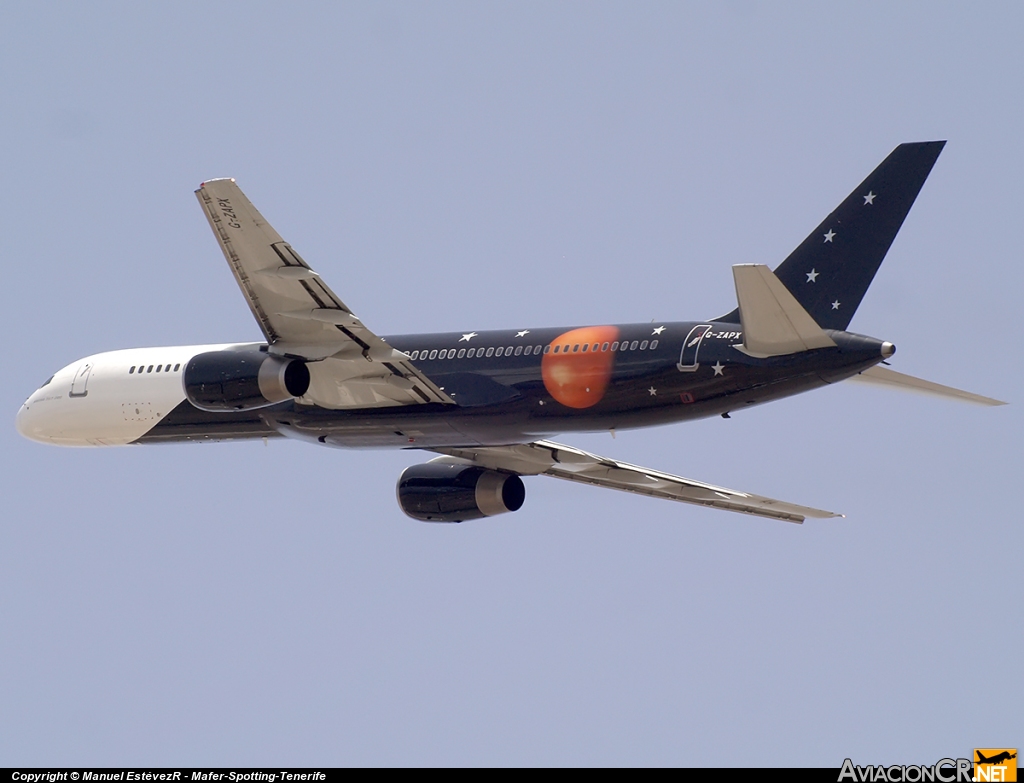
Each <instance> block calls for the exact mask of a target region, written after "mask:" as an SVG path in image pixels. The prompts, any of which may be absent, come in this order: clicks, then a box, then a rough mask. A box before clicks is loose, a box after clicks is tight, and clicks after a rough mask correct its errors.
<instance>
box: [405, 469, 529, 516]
mask: <svg viewBox="0 0 1024 783" xmlns="http://www.w3.org/2000/svg"><path fill="white" fill-rule="evenodd" d="M396 489H397V493H398V505H399V506H401V507H402V511H404V512H405V513H406V514H408V515H409V516H410V517H412V518H413V519H419V520H422V521H423V522H465V521H466V520H467V519H480V518H481V517H493V516H495V515H496V514H504V513H506V512H508V511H518V510H519V509H520V508H522V506H523V501H524V500H526V487H524V486H523V480H522V479H521V478H519V476H517V475H516V474H514V473H499V472H498V471H496V470H487V469H486V468H479V467H476V466H475V465H466V464H460V463H452V462H427V463H425V464H423V465H413V466H412V467H409V468H406V469H405V470H404V471H403V472H402V475H401V476H399V477H398V486H397V488H396Z"/></svg>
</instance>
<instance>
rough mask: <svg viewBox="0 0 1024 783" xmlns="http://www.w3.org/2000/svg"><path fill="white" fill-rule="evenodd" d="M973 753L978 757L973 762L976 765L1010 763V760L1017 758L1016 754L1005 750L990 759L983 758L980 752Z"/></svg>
mask: <svg viewBox="0 0 1024 783" xmlns="http://www.w3.org/2000/svg"><path fill="white" fill-rule="evenodd" d="M974 753H975V755H976V756H977V757H978V758H977V761H975V763H976V764H1001V763H1002V762H1004V761H1010V760H1011V759H1015V758H1017V754H1016V753H1010V752H1009V751H1007V750H1004V751H1002V752H1001V753H997V754H996V755H994V756H993V757H992V758H990V759H987V758H985V756H984V755H983V754H982V752H981V751H980V750H976V751H974Z"/></svg>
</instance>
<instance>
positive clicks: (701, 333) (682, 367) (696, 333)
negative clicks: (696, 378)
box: [676, 324, 711, 372]
mask: <svg viewBox="0 0 1024 783" xmlns="http://www.w3.org/2000/svg"><path fill="white" fill-rule="evenodd" d="M710 331H711V325H710V324H701V325H700V326H695V327H693V328H692V329H691V330H690V333H689V334H688V335H686V339H685V340H683V350H682V353H680V354H679V364H677V365H676V367H677V368H678V369H679V372H694V371H696V369H697V368H698V367H700V364H699V363H698V362H697V352H698V351H699V350H700V346H701V343H702V342H703V341H704V337H705V336H706V335H707V333H708V332H710Z"/></svg>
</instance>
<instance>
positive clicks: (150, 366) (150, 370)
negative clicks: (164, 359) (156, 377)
mask: <svg viewBox="0 0 1024 783" xmlns="http://www.w3.org/2000/svg"><path fill="white" fill-rule="evenodd" d="M146 372H153V365H152V364H151V365H149V369H147V370H146Z"/></svg>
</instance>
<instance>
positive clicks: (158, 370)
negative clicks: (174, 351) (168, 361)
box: [156, 364, 163, 372]
mask: <svg viewBox="0 0 1024 783" xmlns="http://www.w3.org/2000/svg"><path fill="white" fill-rule="evenodd" d="M161 367H163V365H162V364H158V365H157V366H156V371H157V372H160V368H161Z"/></svg>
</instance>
